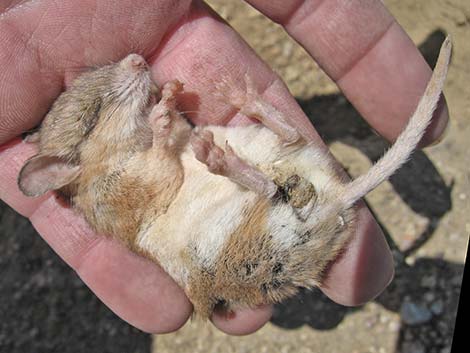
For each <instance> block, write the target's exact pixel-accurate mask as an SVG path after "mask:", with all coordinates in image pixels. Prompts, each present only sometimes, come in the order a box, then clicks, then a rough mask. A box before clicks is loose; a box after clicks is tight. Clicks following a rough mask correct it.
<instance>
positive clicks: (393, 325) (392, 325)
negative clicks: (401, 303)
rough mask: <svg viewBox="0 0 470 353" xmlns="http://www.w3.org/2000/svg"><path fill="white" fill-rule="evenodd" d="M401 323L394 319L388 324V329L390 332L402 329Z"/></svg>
mask: <svg viewBox="0 0 470 353" xmlns="http://www.w3.org/2000/svg"><path fill="white" fill-rule="evenodd" d="M400 326H401V325H400V323H399V322H398V321H392V322H390V323H389V324H388V329H389V331H390V332H394V333H395V332H398V331H400Z"/></svg>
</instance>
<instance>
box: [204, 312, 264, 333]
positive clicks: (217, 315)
mask: <svg viewBox="0 0 470 353" xmlns="http://www.w3.org/2000/svg"><path fill="white" fill-rule="evenodd" d="M271 316H272V306H270V305H266V306H261V307H259V308H256V309H238V310H235V311H233V312H226V311H217V310H216V311H215V312H214V314H213V315H212V317H211V320H212V323H213V324H214V325H215V326H216V327H217V328H218V329H219V330H221V331H222V332H225V333H227V334H229V335H235V336H242V335H247V334H250V333H253V332H255V331H257V330H258V329H260V328H261V327H263V326H264V324H265V323H266V322H267V321H269V319H270V318H271Z"/></svg>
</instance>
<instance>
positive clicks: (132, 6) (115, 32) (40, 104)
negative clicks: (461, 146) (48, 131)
mask: <svg viewBox="0 0 470 353" xmlns="http://www.w3.org/2000/svg"><path fill="white" fill-rule="evenodd" d="M17 2H19V1H15V0H13V1H7V2H6V3H5V1H2V2H0V12H1V11H4V12H3V14H2V15H0V64H1V66H0V67H2V69H1V70H0V97H1V104H0V143H1V144H4V145H3V146H2V147H0V165H2V172H1V173H0V197H1V198H2V199H3V200H4V201H5V202H7V203H8V204H10V205H11V206H12V207H13V208H14V209H16V210H17V211H18V212H19V213H21V214H23V215H24V216H27V217H29V218H30V220H31V222H32V223H33V225H34V226H35V227H36V229H37V230H38V232H39V233H40V234H41V235H42V236H43V238H44V239H45V240H46V241H47V242H48V243H49V244H50V245H51V246H52V247H53V248H54V249H55V251H56V252H57V253H58V254H59V255H60V256H61V257H62V258H63V259H64V260H65V261H66V262H67V263H68V264H69V265H70V266H72V267H73V268H74V269H75V270H76V271H77V273H78V274H79V275H80V277H81V278H82V279H83V280H84V282H85V283H86V284H87V285H88V286H89V287H90V288H91V289H92V290H93V291H94V292H95V293H96V294H97V295H98V297H100V298H101V299H102V300H103V302H105V303H106V304H107V305H108V306H109V307H110V308H111V309H112V310H113V311H115V312H116V313H117V314H118V315H119V316H121V317H122V318H123V319H125V320H126V321H128V322H130V323H131V324H133V325H135V326H137V327H139V328H141V329H143V330H145V331H148V332H168V331H172V330H175V329H177V328H179V327H180V326H181V325H182V324H184V322H185V321H186V320H187V318H188V317H189V315H190V313H191V305H190V303H189V301H188V300H187V298H186V296H185V295H184V293H183V292H182V290H181V289H180V288H179V287H178V286H177V285H176V284H175V283H174V282H173V281H172V280H171V279H170V278H169V277H168V276H167V275H166V274H165V273H164V272H163V271H162V270H161V269H160V268H158V267H157V266H155V265H154V264H153V263H150V262H148V261H147V260H145V259H142V258H140V257H138V256H136V255H134V254H133V253H131V252H129V251H128V250H127V249H125V248H124V247H122V246H121V245H120V244H118V243H116V242H114V241H112V240H110V239H108V238H105V237H102V236H98V235H96V234H94V233H93V232H92V231H91V230H90V229H89V228H88V226H87V225H86V224H85V223H84V221H83V220H82V219H81V218H80V217H79V216H77V215H75V214H74V213H73V211H72V210H70V209H69V208H67V207H66V206H64V205H62V204H61V203H60V201H58V200H57V199H56V198H54V197H53V196H51V195H46V196H44V197H41V198H38V199H30V198H26V197H24V196H23V195H22V194H21V193H20V191H19V190H18V189H17V186H16V177H17V174H18V171H19V169H20V168H21V166H22V165H23V163H24V161H25V160H26V159H27V158H28V157H30V156H31V155H32V154H34V148H33V147H32V146H30V145H27V144H24V143H21V142H20V140H19V139H17V138H16V139H15V136H17V135H18V134H20V133H21V132H23V131H25V130H28V129H30V128H32V127H33V126H35V125H36V124H37V123H38V122H39V121H40V120H41V119H42V118H43V116H44V115H45V113H46V112H47V109H48V108H49V106H50V104H51V103H52V101H53V100H54V99H55V98H56V97H57V96H58V94H59V93H60V92H61V90H62V87H63V84H64V82H65V85H67V83H69V82H70V81H71V80H72V79H73V78H74V77H75V76H76V75H77V73H78V69H79V68H82V67H87V66H99V65H102V64H106V63H108V62H109V61H117V60H119V59H120V58H122V57H124V56H125V55H126V54H128V53H130V52H138V53H140V54H143V55H144V56H145V57H146V58H147V59H148V61H149V63H150V65H151V67H152V71H153V74H154V77H155V79H156V81H157V82H158V83H159V84H161V83H163V82H165V81H168V80H171V79H174V78H177V79H179V80H181V81H182V82H185V90H186V91H188V92H197V94H198V96H197V99H194V96H191V95H188V96H187V97H186V98H187V99H186V101H184V102H183V103H184V110H188V111H194V110H197V113H193V114H191V118H192V120H193V121H194V122H195V123H196V124H199V123H208V122H211V123H216V124H228V123H230V124H232V123H235V122H236V119H238V116H235V119H233V118H234V116H233V110H232V109H231V108H230V107H227V106H225V105H223V104H222V103H221V102H216V101H215V100H214V99H213V98H211V96H210V92H212V91H213V89H212V87H210V83H211V82H213V81H216V80H217V79H218V78H219V77H220V76H221V75H226V74H227V73H229V74H231V75H234V76H238V77H239V78H240V79H241V78H242V77H243V75H244V74H245V72H246V71H248V72H249V73H250V76H251V77H253V78H254V79H255V81H256V82H257V84H258V87H259V88H260V89H261V91H264V93H263V96H264V98H265V99H267V100H268V101H270V102H272V103H273V105H275V106H276V107H278V109H279V110H281V111H282V112H285V113H286V115H287V116H289V118H290V119H291V120H292V122H294V123H295V124H296V125H297V126H298V129H299V130H301V131H302V132H303V134H304V135H307V136H308V137H309V138H310V139H312V140H316V141H319V140H320V139H319V137H318V135H317V134H316V132H315V130H314V129H313V127H312V126H311V124H310V123H309V122H308V119H307V118H306V117H305V115H304V114H303V112H302V111H301V109H300V108H299V106H298V105H297V103H296V101H295V99H294V98H293V97H292V96H291V95H290V94H289V92H288V91H287V89H286V88H285V86H284V85H283V84H282V83H281V81H279V79H278V78H277V77H276V76H275V74H274V73H273V72H272V71H271V70H270V69H269V68H268V67H267V66H266V65H265V64H264V63H263V62H261V61H260V60H259V58H258V57H257V56H256V55H255V54H254V53H253V51H252V50H251V49H250V48H248V46H247V45H246V44H245V43H244V42H243V41H242V40H241V39H240V37H239V36H238V35H237V34H236V33H235V32H234V31H233V30H232V29H230V28H229V27H228V26H227V25H226V24H224V23H223V22H222V21H220V20H219V19H217V17H216V15H215V14H213V13H212V12H211V11H210V10H208V9H207V7H206V6H205V5H204V4H202V3H200V2H198V1H193V2H191V1H172V0H159V1H155V0H139V1H131V0H121V1H120V2H115V1H110V0H101V1H100V0H89V1H87V2H86V6H85V3H83V2H81V3H77V2H76V1H73V0H64V1H61V2H55V1H48V0H43V1H35V2H30V3H26V4H23V5H21V6H18V7H14V4H15V3H17ZM250 3H252V4H253V5H254V6H257V7H258V8H259V9H260V10H261V11H262V12H264V13H265V14H266V15H268V16H270V17H271V18H273V19H275V20H276V21H277V22H279V23H281V24H283V25H284V26H285V28H286V29H287V30H288V31H289V33H291V35H292V36H293V37H294V38H296V39H297V41H299V42H300V43H301V44H302V45H304V47H305V48H306V49H307V50H308V51H309V52H310V53H311V54H312V56H313V57H315V59H316V60H317V61H318V62H319V64H320V65H321V66H322V67H323V68H324V69H325V71H326V72H327V73H328V74H329V75H330V76H331V77H332V78H333V79H334V80H335V81H336V82H337V83H338V85H339V86H340V87H341V89H342V90H343V92H344V93H345V94H346V96H347V97H348V98H349V99H350V100H351V102H352V103H353V104H354V105H355V107H356V108H357V109H358V110H359V111H360V112H361V113H362V115H363V116H364V117H365V118H366V120H367V121H368V122H369V123H370V124H371V126H372V127H374V128H375V129H376V130H377V131H378V132H379V133H381V134H382V135H383V136H384V137H386V138H388V139H390V140H393V139H394V138H395V137H396V136H397V135H398V133H399V132H400V131H401V130H402V128H403V126H404V124H405V122H406V119H407V118H408V117H409V116H410V115H411V112H412V111H413V109H414V107H415V106H416V104H417V102H418V99H419V96H420V95H421V94H422V92H423V91H424V87H425V85H426V83H427V80H428V79H429V77H430V73H431V71H430V69H429V67H428V66H427V64H426V63H425V62H424V60H423V59H422V57H421V56H420V54H419V53H418V51H417V49H416V48H415V46H414V45H413V44H412V43H411V41H410V40H409V39H408V37H407V36H406V34H404V33H403V31H402V30H401V28H400V27H399V26H398V25H397V24H396V22H394V20H393V18H392V17H391V16H390V15H389V14H388V12H387V11H386V10H385V9H384V8H383V5H382V3H381V2H380V1H378V0H368V1H356V0H351V1H340V0H325V1H319V0H314V1H304V2H302V1H290V2H288V1H285V0H275V1H272V0H271V1H261V0H251V1H250ZM286 3H288V4H286ZM4 4H6V5H10V6H13V7H12V8H11V9H10V10H8V11H6V12H5V8H6V7H7V6H5V5H4ZM2 5H3V7H2ZM442 107H443V108H442V109H441V111H440V114H438V116H436V118H435V119H434V123H433V124H432V126H431V128H430V129H429V130H428V133H427V134H426V137H425V139H424V142H425V143H429V142H430V141H432V140H434V139H436V138H437V137H439V136H440V134H441V133H442V131H443V129H444V128H445V126H446V123H447V119H448V118H447V112H446V110H445V107H444V105H443V106H442ZM392 275H393V263H392V260H391V255H390V252H389V249H388V247H387V245H386V242H385V240H384V237H383V234H382V233H381V231H380V229H379V228H378V226H377V224H376V223H375V221H374V220H373V218H372V216H371V215H370V213H369V211H368V210H367V209H366V207H364V206H361V210H360V217H359V222H358V228H357V232H356V235H355V236H354V238H353V240H352V242H351V243H350V244H349V247H348V249H347V251H346V252H345V253H344V254H343V256H342V257H341V258H340V259H338V261H336V262H335V263H334V264H333V265H332V266H331V269H330V271H329V273H328V277H327V280H326V282H325V283H324V286H323V288H322V290H323V291H324V292H325V293H326V294H327V295H328V296H329V297H330V298H332V299H333V300H335V301H337V302H339V303H341V304H345V305H357V304H361V303H364V302H365V301H367V300H370V299H372V298H373V297H375V296H376V295H377V294H378V293H380V292H381V291H382V290H383V288H384V287H385V286H386V285H387V283H388V282H389V281H390V279H391V277H392ZM270 314H271V308H270V307H263V308H259V309H257V310H244V311H239V312H236V313H235V315H231V316H230V318H227V317H226V316H225V315H223V314H220V313H217V314H215V315H214V316H213V318H212V320H213V323H214V325H216V326H217V327H218V328H219V329H221V330H223V331H225V332H228V333H232V334H242V333H249V332H252V331H254V330H256V329H257V328H259V327H260V326H262V325H263V324H264V323H265V322H266V321H267V320H268V319H269V317H270Z"/></svg>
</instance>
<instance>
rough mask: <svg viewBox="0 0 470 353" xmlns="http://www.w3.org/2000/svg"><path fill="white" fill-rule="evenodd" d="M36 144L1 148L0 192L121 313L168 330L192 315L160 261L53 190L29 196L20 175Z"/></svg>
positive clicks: (136, 323)
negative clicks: (115, 236) (100, 230)
mask: <svg viewBox="0 0 470 353" xmlns="http://www.w3.org/2000/svg"><path fill="white" fill-rule="evenodd" d="M33 153H34V148H33V147H32V146H31V145H27V144H25V143H23V142H20V141H19V140H15V141H13V142H11V143H10V144H8V145H6V146H2V148H1V149H0V165H2V173H1V174H0V183H1V185H2V187H1V189H0V197H1V198H2V200H4V201H5V202H6V203H7V204H9V205H10V206H11V207H13V208H15V209H17V210H19V211H20V212H21V213H22V214H23V215H25V216H28V217H30V220H31V222H32V224H33V225H34V227H35V228H36V229H37V231H38V232H39V233H40V234H41V236H42V237H43V238H44V240H46V241H47V242H48V243H49V245H51V247H52V248H53V249H54V250H55V251H56V252H57V254H58V255H59V256H60V257H61V258H62V259H64V261H65V262H67V263H68V264H69V265H70V266H71V267H72V268H74V269H75V270H76V271H77V273H78V275H79V276H80V277H81V278H82V280H83V281H84V282H85V283H86V284H87V285H88V286H89V287H90V289H91V290H92V291H93V292H94V293H95V294H96V295H97V296H98V297H99V298H100V299H101V300H102V301H103V302H104V303H105V304H106V305H107V306H108V307H109V308H110V309H111V310H113V311H114V312H115V313H116V314H117V315H119V316H120V317H122V318H123V319H124V320H126V321H128V322H129V323H131V324H132V325H134V326H136V327H138V328H140V329H141V330H144V331H147V332H153V333H162V332H170V331H174V330H176V329H178V328H179V327H181V326H182V325H183V324H184V323H185V322H186V320H187V319H188V317H189V315H190V313H191V311H192V306H191V304H190V303H189V301H188V299H187V298H186V296H185V294H184V292H183V291H182V290H181V289H180V288H179V286H178V285H177V284H176V283H175V282H174V281H173V280H172V279H171V278H170V277H169V276H168V275H167V274H166V273H165V272H164V271H163V270H162V269H161V268H160V267H158V266H157V265H156V264H154V263H152V262H150V261H148V260H145V259H143V258H141V257H139V256H137V255H135V254H133V253H131V252H130V251H129V250H127V249H125V248H124V247H123V246H122V245H120V244H118V243H117V242H115V241H113V240H111V239H109V238H105V237H104V236H99V235H96V234H95V233H94V232H93V231H92V230H91V229H90V228H89V227H88V225H87V224H86V222H85V221H84V220H83V219H82V218H81V217H79V216H77V215H76V213H75V212H74V211H73V210H72V209H70V208H68V207H66V206H64V205H63V204H62V203H61V202H60V201H59V200H58V199H56V198H55V197H54V196H51V195H49V196H45V197H43V198H40V199H30V198H27V197H26V196H23V195H22V194H21V192H20V191H19V190H18V188H17V186H16V176H17V175H18V172H19V169H20V168H21V166H22V165H23V164H24V161H25V160H26V159H27V158H28V157H29V156H31V155H32V154H33Z"/></svg>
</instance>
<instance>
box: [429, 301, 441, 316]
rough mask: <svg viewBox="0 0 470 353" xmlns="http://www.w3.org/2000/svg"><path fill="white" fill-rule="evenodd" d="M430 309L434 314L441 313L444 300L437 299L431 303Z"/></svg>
mask: <svg viewBox="0 0 470 353" xmlns="http://www.w3.org/2000/svg"><path fill="white" fill-rule="evenodd" d="M430 309H431V311H432V313H433V314H434V315H441V314H442V313H443V312H444V302H443V301H442V300H437V301H435V302H434V303H432V304H431V308H430Z"/></svg>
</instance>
